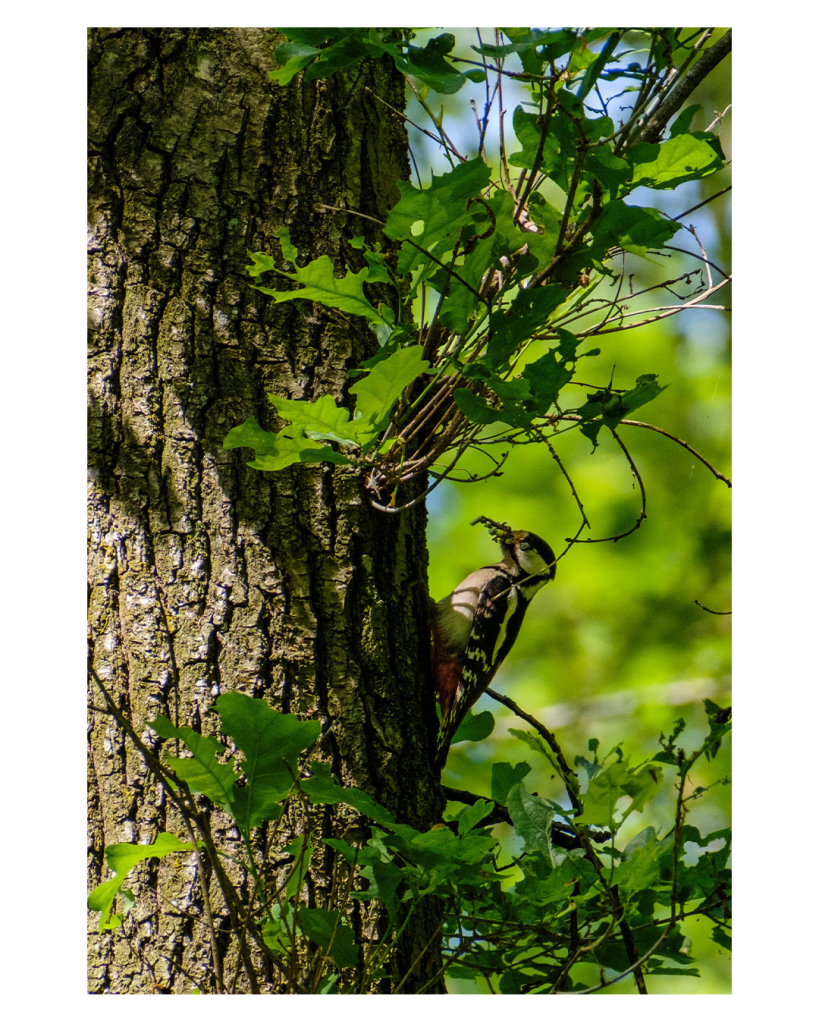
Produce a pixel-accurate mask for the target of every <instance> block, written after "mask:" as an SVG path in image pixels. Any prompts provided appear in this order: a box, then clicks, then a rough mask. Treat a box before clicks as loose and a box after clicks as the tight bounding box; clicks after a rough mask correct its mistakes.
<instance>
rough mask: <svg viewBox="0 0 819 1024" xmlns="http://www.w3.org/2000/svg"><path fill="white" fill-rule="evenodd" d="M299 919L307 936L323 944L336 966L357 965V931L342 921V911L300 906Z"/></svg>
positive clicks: (300, 925)
mask: <svg viewBox="0 0 819 1024" xmlns="http://www.w3.org/2000/svg"><path fill="white" fill-rule="evenodd" d="M297 920H298V923H299V927H300V928H301V930H302V931H303V932H304V934H305V935H306V936H307V938H308V939H310V940H311V941H312V942H315V943H316V944H317V945H319V946H321V948H322V949H323V950H324V952H325V953H327V954H329V955H330V956H331V957H332V958H333V960H334V961H335V963H336V966H338V967H355V965H356V964H357V963H358V946H357V945H356V944H355V932H354V931H353V929H352V928H351V927H350V926H349V925H347V924H342V923H341V912H340V911H338V910H322V909H321V908H319V907H316V908H315V909H310V908H308V907H299V909H298V912H297Z"/></svg>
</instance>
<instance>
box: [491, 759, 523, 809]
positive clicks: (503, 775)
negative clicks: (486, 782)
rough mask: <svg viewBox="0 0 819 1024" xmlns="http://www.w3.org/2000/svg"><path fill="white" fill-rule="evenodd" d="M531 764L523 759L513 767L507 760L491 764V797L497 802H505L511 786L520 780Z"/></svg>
mask: <svg viewBox="0 0 819 1024" xmlns="http://www.w3.org/2000/svg"><path fill="white" fill-rule="evenodd" d="M531 770H532V766H531V765H530V764H527V763H526V762H525V761H519V762H518V763H517V764H516V765H515V766H514V767H513V766H512V765H511V764H509V762H508V761H497V762H495V763H494V764H493V765H492V799H493V800H495V801H496V802H497V803H499V804H505V803H506V798H507V796H508V795H509V790H510V789H511V788H512V786H514V785H516V784H517V783H518V782H521V781H522V780H523V779H525V778H526V776H527V775H528V774H529V772H530V771H531Z"/></svg>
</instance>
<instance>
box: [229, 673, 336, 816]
mask: <svg viewBox="0 0 819 1024" xmlns="http://www.w3.org/2000/svg"><path fill="white" fill-rule="evenodd" d="M216 710H217V711H218V712H219V717H220V719H221V722H222V729H223V731H224V732H225V733H227V735H228V736H230V737H232V739H233V742H234V743H235V744H236V746H237V747H238V748H239V750H241V751H242V753H243V754H244V762H243V763H242V765H241V768H242V772H243V773H244V776H245V779H246V780H247V785H245V786H243V787H241V788H237V789H236V791H235V793H234V795H233V801H232V805H233V813H234V817H235V819H236V823H237V825H238V826H239V828H240V830H241V831H242V832H243V833H245V834H247V833H248V832H249V831H250V830H251V829H253V828H256V827H257V826H258V825H260V824H261V823H262V822H263V821H267V820H269V819H271V818H278V816H279V814H280V813H281V808H280V807H279V802H280V801H281V800H283V799H284V798H285V797H286V796H287V794H288V793H289V792H290V790H291V788H292V786H293V779H294V776H295V775H296V774H297V763H298V756H299V754H301V753H302V751H304V750H308V749H309V748H310V747H312V746H313V744H314V743H315V742H316V740H317V739H318V736H319V733H320V732H321V726H320V724H319V723H318V722H310V721H307V722H305V721H301V720H300V719H298V718H297V717H296V716H295V715H285V714H281V713H280V712H279V711H275V710H274V709H273V708H271V707H270V706H269V704H268V703H267V701H265V700H263V699H262V698H255V699H254V698H252V697H248V696H246V695H245V694H242V693H236V692H232V693H225V694H222V696H221V697H218V698H217V700H216Z"/></svg>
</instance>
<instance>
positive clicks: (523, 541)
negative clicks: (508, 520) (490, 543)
mask: <svg viewBox="0 0 819 1024" xmlns="http://www.w3.org/2000/svg"><path fill="white" fill-rule="evenodd" d="M498 539H499V541H500V546H501V550H502V551H503V562H504V564H505V565H506V566H507V568H509V569H510V570H512V571H513V572H516V573H517V572H520V573H522V574H523V575H525V576H535V577H536V578H538V579H541V580H543V582H544V583H546V582H548V581H549V580H553V579H554V578H555V571H556V565H555V553H554V551H552V549H551V547H550V546H549V545H548V544H547V543H546V541H545V540H543V538H542V537H538V535H537V534H536V533H529V531H528V530H514V531H512V533H511V535H509V537H500V538H498Z"/></svg>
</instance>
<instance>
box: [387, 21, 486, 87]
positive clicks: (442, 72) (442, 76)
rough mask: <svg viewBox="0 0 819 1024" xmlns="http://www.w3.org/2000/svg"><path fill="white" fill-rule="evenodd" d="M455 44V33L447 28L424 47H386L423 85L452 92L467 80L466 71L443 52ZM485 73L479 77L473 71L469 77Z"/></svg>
mask: <svg viewBox="0 0 819 1024" xmlns="http://www.w3.org/2000/svg"><path fill="white" fill-rule="evenodd" d="M454 45H455V36H453V35H452V34H451V33H450V32H444V33H443V34H442V35H440V36H436V37H435V38H434V39H430V41H429V42H428V43H427V45H426V46H425V47H424V48H423V49H422V48H421V47H419V46H407V48H406V49H405V50H404V51H403V52H402V51H401V50H399V48H398V47H396V46H385V47H384V49H385V50H386V51H387V52H388V53H391V54H392V55H393V58H394V60H395V66H396V68H398V70H399V71H401V72H403V73H404V74H405V75H412V76H413V78H417V79H419V80H420V81H421V82H423V83H424V85H428V86H429V88H430V89H434V90H435V91H436V92H440V93H443V94H444V95H450V94H452V93H455V92H457V91H458V90H459V89H460V88H461V86H462V85H464V83H465V82H466V81H467V75H463V74H461V72H460V71H457V70H456V69H455V68H454V67H453V66H452V65H451V64H450V63H449V62H448V61H447V60H445V59H444V55H445V54H447V53H449V52H450V50H451V49H452V47H453V46H454ZM484 77H485V76H484V75H483V73H481V76H479V77H476V76H475V74H474V73H472V72H470V73H469V74H468V78H469V79H470V80H471V81H473V82H474V81H483V80H484Z"/></svg>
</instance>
